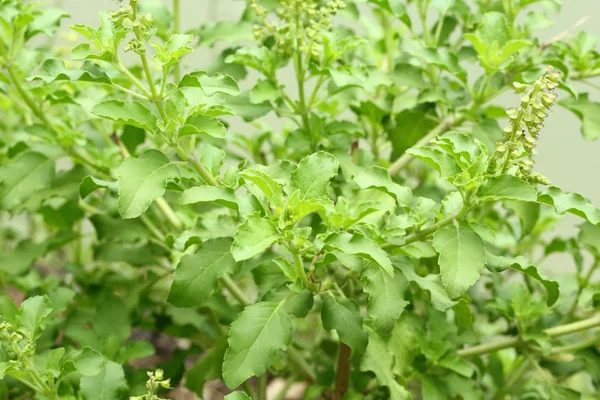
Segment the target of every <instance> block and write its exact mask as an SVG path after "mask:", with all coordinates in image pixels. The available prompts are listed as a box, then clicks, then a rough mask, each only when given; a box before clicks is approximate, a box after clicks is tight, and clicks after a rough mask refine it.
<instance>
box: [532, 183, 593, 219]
mask: <svg viewBox="0 0 600 400" xmlns="http://www.w3.org/2000/svg"><path fill="white" fill-rule="evenodd" d="M537 201H538V202H539V203H542V204H547V205H549V206H553V207H554V208H555V209H556V212H557V213H559V214H564V213H566V212H569V213H571V214H574V215H577V216H578V217H581V218H583V219H586V220H588V221H589V222H591V223H592V224H594V225H598V224H600V210H598V209H597V208H596V207H594V206H593V205H591V204H590V203H589V202H588V201H587V200H586V199H585V198H584V197H583V196H582V195H580V194H578V193H565V192H563V191H562V190H561V189H560V188H557V187H556V186H551V187H549V188H548V189H547V190H546V191H544V192H541V193H540V194H539V196H538V199H537Z"/></svg>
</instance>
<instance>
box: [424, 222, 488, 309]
mask: <svg viewBox="0 0 600 400" xmlns="http://www.w3.org/2000/svg"><path fill="white" fill-rule="evenodd" d="M433 247H434V248H435V250H436V251H437V252H438V253H439V255H440V259H439V264H440V272H441V275H442V282H443V284H444V287H445V288H446V290H447V291H448V294H449V295H450V297H451V298H455V297H458V296H460V295H462V294H463V293H464V292H465V291H466V290H467V289H468V288H469V287H470V286H471V285H473V284H474V283H475V282H477V280H478V279H479V277H480V276H481V273H482V272H483V266H484V265H485V262H486V259H485V248H484V246H483V240H481V238H480V237H479V236H478V235H477V234H476V233H475V232H473V230H471V229H470V228H467V227H464V226H460V227H457V226H455V225H453V224H451V225H447V226H445V227H443V228H441V229H439V230H438V231H437V232H436V233H435V235H434V236H433Z"/></svg>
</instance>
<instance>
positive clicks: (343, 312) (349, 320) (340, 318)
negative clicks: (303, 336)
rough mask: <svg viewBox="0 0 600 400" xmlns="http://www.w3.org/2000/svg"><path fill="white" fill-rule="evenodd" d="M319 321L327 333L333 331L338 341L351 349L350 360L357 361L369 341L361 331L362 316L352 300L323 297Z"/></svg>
mask: <svg viewBox="0 0 600 400" xmlns="http://www.w3.org/2000/svg"><path fill="white" fill-rule="evenodd" d="M324 297H325V298H324V300H323V309H322V310H321V320H322V321H323V327H324V328H325V329H327V330H328V331H330V330H333V329H335V331H336V332H337V334H338V336H339V337H340V341H341V342H342V343H344V344H347V345H348V346H349V347H350V348H351V349H352V357H351V358H352V359H356V360H359V359H360V358H361V357H362V355H363V353H364V352H365V350H366V348H367V342H368V340H369V338H368V336H367V333H366V332H365V331H364V330H363V329H362V316H361V315H360V310H359V309H358V304H356V302H355V301H354V300H351V299H346V298H343V297H339V296H334V295H331V294H329V295H324Z"/></svg>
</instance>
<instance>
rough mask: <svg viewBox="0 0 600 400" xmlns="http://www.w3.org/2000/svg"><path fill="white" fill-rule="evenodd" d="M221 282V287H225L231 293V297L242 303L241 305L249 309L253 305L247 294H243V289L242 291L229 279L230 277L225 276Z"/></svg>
mask: <svg viewBox="0 0 600 400" xmlns="http://www.w3.org/2000/svg"><path fill="white" fill-rule="evenodd" d="M219 282H221V285H223V287H224V288H225V289H227V290H228V291H229V293H231V295H232V296H233V297H235V299H236V300H237V301H239V302H240V304H241V305H243V306H244V307H247V306H249V305H250V304H252V302H251V301H250V300H249V299H248V297H246V294H245V293H244V292H242V289H240V287H239V286H238V285H237V284H236V283H235V282H234V281H233V280H232V279H231V278H230V277H229V275H227V274H225V275H223V276H222V277H221V278H220V279H219Z"/></svg>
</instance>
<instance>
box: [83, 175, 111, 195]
mask: <svg viewBox="0 0 600 400" xmlns="http://www.w3.org/2000/svg"><path fill="white" fill-rule="evenodd" d="M97 189H108V190H110V191H111V192H115V193H117V192H118V191H119V186H118V184H117V182H109V181H104V180H102V179H98V178H94V177H93V176H91V175H88V176H86V177H85V178H83V180H82V181H81V184H80V185H79V196H81V198H82V199H85V198H86V197H88V196H89V195H90V194H92V193H93V192H94V191H95V190H97Z"/></svg>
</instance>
